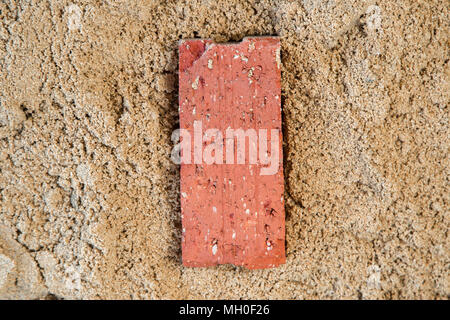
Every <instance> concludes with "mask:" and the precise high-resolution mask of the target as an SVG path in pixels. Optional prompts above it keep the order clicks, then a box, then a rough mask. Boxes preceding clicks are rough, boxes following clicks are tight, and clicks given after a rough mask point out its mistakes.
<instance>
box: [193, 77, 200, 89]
mask: <svg viewBox="0 0 450 320" xmlns="http://www.w3.org/2000/svg"><path fill="white" fill-rule="evenodd" d="M199 80H200V77H199V76H197V78H195V81H194V82H192V89H194V90H197V89H198V81H199Z"/></svg>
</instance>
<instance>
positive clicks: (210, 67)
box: [208, 59, 213, 69]
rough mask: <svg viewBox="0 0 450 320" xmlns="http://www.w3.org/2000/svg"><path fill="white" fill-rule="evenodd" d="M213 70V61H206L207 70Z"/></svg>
mask: <svg viewBox="0 0 450 320" xmlns="http://www.w3.org/2000/svg"><path fill="white" fill-rule="evenodd" d="M212 68H213V61H212V59H209V60H208V69H212Z"/></svg>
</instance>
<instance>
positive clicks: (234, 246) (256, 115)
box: [179, 37, 285, 269]
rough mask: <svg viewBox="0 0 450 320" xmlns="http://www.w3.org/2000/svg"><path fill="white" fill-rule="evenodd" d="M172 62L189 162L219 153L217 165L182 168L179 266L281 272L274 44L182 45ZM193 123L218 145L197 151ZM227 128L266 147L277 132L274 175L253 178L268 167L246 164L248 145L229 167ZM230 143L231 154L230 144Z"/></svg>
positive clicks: (265, 40)
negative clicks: (212, 133) (217, 149)
mask: <svg viewBox="0 0 450 320" xmlns="http://www.w3.org/2000/svg"><path fill="white" fill-rule="evenodd" d="M179 59H180V60H179V103H180V128H182V129H186V130H188V132H189V133H190V134H191V137H192V138H193V139H192V141H191V153H190V154H191V160H192V161H193V160H194V158H195V155H194V152H195V151H198V150H199V149H203V148H206V147H207V146H208V145H209V144H210V143H211V142H217V143H218V145H220V146H222V147H223V155H222V156H220V153H218V159H222V161H223V162H224V163H223V164H220V163H219V164H218V163H213V164H206V163H205V162H204V161H202V163H197V164H195V163H190V164H189V163H188V164H186V163H182V164H181V168H180V174H181V182H180V193H181V213H182V228H183V237H182V256H183V265H184V266H188V267H206V266H212V265H217V264H227V263H231V264H234V265H239V266H245V267H247V268H250V269H256V268H270V267H275V266H278V265H280V264H283V263H284V262H285V221H284V199H283V193H284V182H283V181H284V179H283V159H282V134H281V89H280V42H279V39H278V38H277V37H252V38H245V39H244V40H243V41H242V42H239V43H225V44H217V43H213V42H212V41H211V40H183V41H181V42H180V44H179ZM194 121H201V123H202V132H203V133H205V132H206V130H208V129H211V128H217V129H218V130H219V131H220V132H221V133H222V138H223V139H220V136H219V137H218V139H217V140H216V139H214V138H211V140H209V141H201V142H200V144H197V145H196V143H195V142H194V141H193V140H194V135H195V134H194ZM227 128H232V129H239V128H242V129H243V130H247V129H255V131H256V132H259V129H268V131H269V133H268V136H267V139H266V140H268V141H269V142H270V139H272V135H271V133H270V129H277V130H278V133H277V135H278V137H277V138H278V141H277V142H276V146H277V147H278V150H279V160H278V162H277V166H278V170H277V172H276V173H275V174H273V175H261V174H260V173H261V169H263V168H267V167H268V165H267V164H266V165H265V164H263V163H261V161H260V159H258V162H257V163H253V164H252V163H251V159H250V156H249V154H248V151H249V149H250V146H249V145H248V144H249V142H247V145H246V156H245V163H243V164H239V163H236V162H237V159H234V161H235V164H229V163H227V161H226V160H227V157H226V145H227V143H229V142H230V141H229V140H230V139H227V137H226V134H225V133H226V130H227ZM258 136H260V135H258ZM269 136H270V138H269ZM234 142H235V147H237V140H234ZM196 146H197V149H196ZM199 146H200V148H198V147H199ZM230 150H232V149H231V148H230ZM269 150H270V143H269ZM234 151H236V150H235V149H234ZM186 152H187V151H186ZM270 154H271V153H270ZM215 155H216V154H215ZM197 160H198V159H197Z"/></svg>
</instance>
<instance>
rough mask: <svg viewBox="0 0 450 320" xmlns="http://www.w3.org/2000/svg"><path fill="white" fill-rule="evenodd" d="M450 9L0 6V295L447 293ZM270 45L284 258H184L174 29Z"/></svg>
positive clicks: (231, 4) (183, 34)
mask: <svg viewBox="0 0 450 320" xmlns="http://www.w3.org/2000/svg"><path fill="white" fill-rule="evenodd" d="M449 9H450V5H449V3H448V1H444V0H440V1H417V0H411V1H406V0H402V1H383V2H381V1H354V0H350V1H338V0H335V1H315V0H303V1H297V2H296V1H286V0H283V1H265V0H262V1H249V2H244V1H229V0H228V1H221V0H214V1H206V0H204V1H176V2H175V1H168V2H165V1H160V2H158V1H153V2H152V1H136V0H134V1H113V0H111V1H101V2H99V1H83V2H81V1H74V2H68V1H37V0H36V1H32V0H28V1H12V0H7V1H2V2H1V3H0V74H1V76H0V88H1V92H0V207H1V214H0V298H6V299H11V298H19V299H50V298H57V299H108V298H124V299H163V298H164V299H167V298H171V299H187V298H191V299H212V298H244V299H247V298H251V299H263V298H268V299H318V298H322V299H342V298H349V299H406V298H414V299H416V298H427V299H428V298H430V299H435V298H437V299H448V298H449V295H450V271H449V269H450V268H449V267H450V248H449V246H450V242H449V237H448V230H449V224H450V219H449V205H448V204H449V194H450V193H449V182H448V180H449V172H448V168H449V156H448V152H449V150H448V149H449V143H448V141H449V139H448V138H449V123H448V104H449V93H450V87H449V73H450V70H449V62H448V61H449V40H448V35H449V31H450V30H449V21H450V19H449V18H450V17H449V12H450V10H449ZM258 35H278V36H280V37H281V44H282V49H281V58H282V104H283V131H284V132H283V134H284V157H285V161H284V162H285V163H284V170H285V189H286V192H285V198H286V246H287V249H286V254H287V262H286V264H285V265H283V266H281V267H278V268H274V269H267V270H247V269H245V268H242V267H234V266H232V265H223V266H219V267H212V268H185V267H182V265H181V251H180V239H181V220H180V203H179V167H178V166H177V165H175V164H173V163H172V162H171V160H170V151H171V149H172V146H173V143H172V141H171V139H170V138H171V133H172V131H173V129H175V128H177V126H178V102H177V99H178V96H177V90H178V88H177V87H178V83H177V77H178V74H177V69H178V52H177V44H178V40H179V39H184V38H194V37H197V38H211V39H213V40H214V41H217V42H227V41H239V40H241V39H242V38H244V37H245V36H258Z"/></svg>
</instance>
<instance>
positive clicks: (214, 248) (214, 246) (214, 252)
mask: <svg viewBox="0 0 450 320" xmlns="http://www.w3.org/2000/svg"><path fill="white" fill-rule="evenodd" d="M216 253H217V243H215V244H214V245H213V246H212V254H213V255H216Z"/></svg>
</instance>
